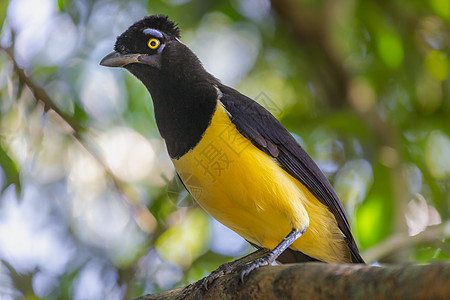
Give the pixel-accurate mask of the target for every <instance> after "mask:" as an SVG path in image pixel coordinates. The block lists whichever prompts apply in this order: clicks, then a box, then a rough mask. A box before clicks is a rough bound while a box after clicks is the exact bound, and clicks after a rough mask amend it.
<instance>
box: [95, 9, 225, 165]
mask: <svg viewBox="0 0 450 300" xmlns="http://www.w3.org/2000/svg"><path fill="white" fill-rule="evenodd" d="M179 38H180V30H179V29H178V26H177V25H176V24H175V23H174V22H172V21H170V20H169V19H168V18H167V17H166V16H162V15H153V16H149V17H146V18H144V19H142V20H140V21H138V22H136V23H135V24H133V25H131V27H130V28H128V29H127V30H126V31H125V32H124V33H122V34H121V35H120V36H119V37H118V38H117V41H116V44H115V46H114V50H115V51H114V52H112V53H110V54H108V55H107V56H106V57H105V58H103V60H102V61H101V62H100V64H101V65H103V66H108V67H123V68H125V69H127V70H128V71H130V72H131V73H132V74H134V75H135V76H136V77H137V78H138V79H140V80H141V81H142V82H143V83H144V85H145V86H146V87H147V89H148V90H149V92H150V94H151V95H152V100H153V103H154V107H155V117H156V123H157V124H158V128H159V131H160V132H161V135H162V136H163V138H165V140H166V144H167V148H168V151H169V154H170V156H171V157H179V156H180V155H182V154H183V153H185V152H186V151H188V150H189V149H191V148H192V147H193V146H194V145H195V144H196V143H197V142H198V141H199V139H200V138H201V135H202V134H203V132H204V131H205V129H206V127H207V125H208V123H209V120H210V119H211V117H212V114H213V112H214V110H215V107H216V105H217V98H218V90H217V87H218V86H219V85H220V83H219V81H218V80H217V79H215V78H214V77H213V76H212V75H211V74H209V73H208V72H206V70H205V69H204V68H203V66H202V64H201V63H200V60H199V59H198V58H197V56H196V55H195V54H194V53H193V52H192V51H191V50H190V49H189V48H188V47H187V46H186V45H184V44H183V43H182V42H181V41H180V40H179Z"/></svg>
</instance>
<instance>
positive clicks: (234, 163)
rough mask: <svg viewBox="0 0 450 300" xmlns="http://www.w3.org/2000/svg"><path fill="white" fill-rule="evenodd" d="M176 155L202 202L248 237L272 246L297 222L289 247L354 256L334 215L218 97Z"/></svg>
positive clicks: (339, 258)
mask: <svg viewBox="0 0 450 300" xmlns="http://www.w3.org/2000/svg"><path fill="white" fill-rule="evenodd" d="M172 161H173V164H174V165H175V168H176V170H177V172H178V174H179V175H180V177H181V179H182V180H183V182H184V184H185V185H186V188H187V189H188V190H189V192H190V193H191V194H192V195H193V197H194V198H195V199H196V200H197V202H198V203H199V204H200V206H202V207H203V208H204V209H205V210H206V211H207V212H208V213H209V214H210V215H211V216H213V217H214V218H215V219H216V220H218V221H219V222H221V223H222V224H224V225H225V226H227V227H229V228H231V229H232V230H234V231H235V232H237V233H238V234H239V235H241V236H242V237H243V238H245V239H246V240H248V241H250V242H252V243H254V244H257V245H260V246H263V247H266V248H271V249H273V248H274V247H275V246H276V245H277V244H279V243H280V242H281V241H282V240H283V238H284V237H285V236H286V235H287V234H288V233H289V232H290V231H291V230H292V229H293V228H296V229H300V230H302V229H304V228H307V230H306V233H305V234H304V235H303V236H302V237H300V238H299V239H298V240H297V241H296V242H294V244H293V245H292V246H291V248H293V249H295V250H298V251H301V252H303V253H305V254H307V255H309V256H311V257H314V258H316V259H319V260H322V261H326V262H349V261H350V257H349V253H348V248H347V246H346V245H345V242H344V239H343V236H342V233H341V231H340V230H339V228H338V227H337V225H336V220H335V218H334V216H333V215H332V214H331V213H330V212H329V211H328V209H326V207H325V206H324V205H323V204H322V203H320V202H319V201H318V200H317V199H316V198H315V197H314V196H313V195H312V194H311V193H310V192H309V191H308V189H307V188H306V187H305V186H304V185H302V184H301V183H300V182H299V181H297V180H296V179H294V178H293V177H292V176H290V175H289V174H288V173H286V172H285V171H284V170H283V169H282V168H280V167H279V166H278V164H277V163H276V162H275V160H274V159H273V158H272V157H270V156H269V155H267V154H265V153H264V152H262V151H260V150H259V149H258V148H257V147H255V146H254V145H253V144H252V143H251V142H250V141H249V140H247V139H246V138H245V137H243V136H242V135H241V134H240V133H239V131H238V130H237V129H236V127H235V125H234V124H233V123H232V122H231V121H230V118H229V117H228V114H227V112H226V110H225V109H224V107H223V106H222V105H221V103H220V102H218V105H217V108H216V112H215V113H214V116H213V118H212V120H211V124H210V126H209V127H208V129H207V130H206V132H205V133H204V135H203V137H202V139H201V141H200V142H199V143H198V144H197V146H196V147H195V148H194V149H192V150H190V151H189V152H188V153H186V154H185V155H183V156H182V157H181V158H180V159H173V160H172Z"/></svg>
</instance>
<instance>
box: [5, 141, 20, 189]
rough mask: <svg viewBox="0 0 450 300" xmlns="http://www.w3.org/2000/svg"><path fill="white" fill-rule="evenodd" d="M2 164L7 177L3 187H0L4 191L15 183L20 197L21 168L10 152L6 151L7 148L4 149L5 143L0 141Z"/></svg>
mask: <svg viewBox="0 0 450 300" xmlns="http://www.w3.org/2000/svg"><path fill="white" fill-rule="evenodd" d="M0 166H1V167H2V169H3V172H4V173H5V177H6V181H5V183H4V184H3V186H2V187H0V188H1V193H3V192H4V191H5V189H6V188H7V187H9V186H10V185H11V184H14V185H15V186H16V193H17V196H18V197H19V196H20V193H21V186H20V173H19V169H18V167H17V165H16V163H15V162H14V160H12V159H11V157H10V156H9V155H8V153H7V152H6V151H5V149H3V145H2V144H1V143H0Z"/></svg>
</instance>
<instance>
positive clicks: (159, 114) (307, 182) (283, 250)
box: [100, 15, 365, 284]
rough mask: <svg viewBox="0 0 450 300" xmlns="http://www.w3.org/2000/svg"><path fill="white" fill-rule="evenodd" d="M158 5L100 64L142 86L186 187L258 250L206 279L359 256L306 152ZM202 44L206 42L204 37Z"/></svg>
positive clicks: (347, 227) (330, 189) (334, 196)
mask: <svg viewBox="0 0 450 300" xmlns="http://www.w3.org/2000/svg"><path fill="white" fill-rule="evenodd" d="M180 39H181V35H180V29H179V27H178V25H177V24H176V23H175V22H173V21H172V20H170V19H169V18H168V16H165V15H151V16H147V17H144V18H143V19H141V20H139V21H137V22H136V23H134V24H133V25H131V26H130V27H129V28H128V29H127V30H126V31H124V32H123V33H122V34H121V35H119V36H118V37H117V39H116V42H115V45H114V51H113V52H111V53H110V54H108V55H106V56H105V57H104V58H103V59H102V60H101V62H100V65H102V66H107V67H121V68H124V69H126V70H128V71H129V72H131V73H132V74H133V75H134V76H135V77H137V79H139V80H140V81H141V82H142V83H143V84H144V85H145V87H146V88H147V90H148V91H149V93H150V95H151V99H152V102H153V105H154V114H155V119H156V124H157V127H158V130H159V132H160V134H161V136H162V138H163V139H164V141H165V144H166V148H167V151H168V154H169V156H170V159H171V160H172V162H173V165H174V167H175V170H176V172H177V175H178V176H179V178H180V179H181V181H182V183H183V185H184V186H185V188H186V189H187V190H188V191H189V192H190V193H191V195H192V196H193V197H194V199H195V200H196V201H197V202H198V204H199V205H200V206H201V207H202V208H203V209H204V210H206V211H207V212H208V213H209V214H210V215H211V216H212V217H213V218H215V219H216V220H217V221H219V222H220V223H222V224H223V225H225V226H227V227H228V228H230V229H232V230H233V231H235V232H236V233H238V234H239V235H240V236H241V237H243V238H244V239H246V240H247V241H248V242H249V243H251V244H252V245H253V246H254V247H255V248H256V249H257V250H256V251H255V252H253V253H251V254H250V255H248V256H245V257H243V258H240V259H238V260H236V261H234V262H231V263H227V264H224V265H222V266H220V267H219V268H218V269H217V270H215V271H213V272H212V273H211V274H210V275H209V276H208V277H207V278H206V279H204V282H205V283H207V284H209V283H211V282H212V281H214V280H215V279H216V278H217V277H219V276H221V275H223V274H226V273H229V272H233V271H236V270H239V271H240V272H241V278H244V277H245V276H247V275H248V274H250V273H251V272H252V271H253V270H255V269H257V268H259V267H261V266H266V265H270V264H272V263H273V262H275V261H277V262H278V263H295V262H308V261H320V262H325V263H365V262H364V260H363V258H362V257H361V255H360V254H359V251H358V247H357V244H356V242H355V239H354V238H353V236H352V233H351V230H350V225H349V221H348V218H347V215H346V213H345V210H344V208H343V206H342V204H341V202H340V200H339V198H338V196H337V194H336V192H335V191H334V189H333V187H332V185H331V184H330V182H329V181H328V180H327V178H326V176H325V175H324V174H323V173H322V171H321V170H320V168H319V167H318V166H317V164H316V163H315V162H314V161H313V159H312V158H311V157H310V156H309V155H308V154H307V153H306V151H305V150H304V149H303V148H302V147H301V146H300V145H299V144H298V143H297V141H296V140H295V138H294V137H293V136H292V135H291V134H290V133H289V131H288V130H287V129H286V128H285V127H283V125H282V124H281V123H280V122H279V121H278V120H277V119H276V118H275V117H274V116H273V115H272V114H271V113H270V112H269V111H267V110H266V109H265V108H264V107H263V106H261V105H260V104H258V103H257V102H255V101H254V100H252V99H251V98H249V97H247V96H245V95H243V94H241V93H240V92H238V91H236V90H235V89H233V88H231V87H229V86H226V85H225V84H223V83H221V81H220V80H219V79H217V78H216V77H214V76H213V75H212V74H210V73H209V72H207V71H206V70H205V68H204V67H203V65H202V63H201V61H200V60H199V58H198V57H197V56H196V55H195V54H194V53H193V51H191V50H190V49H189V48H188V46H186V45H185V44H184V43H183V42H181V40H180ZM204 47H207V45H204Z"/></svg>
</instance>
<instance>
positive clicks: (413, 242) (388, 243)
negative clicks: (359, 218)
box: [362, 221, 450, 262]
mask: <svg viewBox="0 0 450 300" xmlns="http://www.w3.org/2000/svg"><path fill="white" fill-rule="evenodd" d="M449 237H450V221H447V222H445V223H442V224H440V225H435V226H429V227H427V229H426V230H424V231H422V232H421V233H419V234H417V235H415V236H409V235H408V234H407V233H406V232H400V233H397V234H394V235H392V236H391V237H389V238H388V239H386V240H384V241H383V242H381V243H379V244H377V245H375V246H373V247H372V248H370V249H368V250H366V251H364V253H362V256H363V257H364V259H365V260H366V261H368V262H372V261H376V260H379V259H382V258H384V257H387V256H389V255H391V254H394V253H397V252H398V251H402V250H405V249H411V248H413V247H414V246H417V245H421V244H430V243H431V244H435V243H439V242H440V239H443V238H449Z"/></svg>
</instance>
